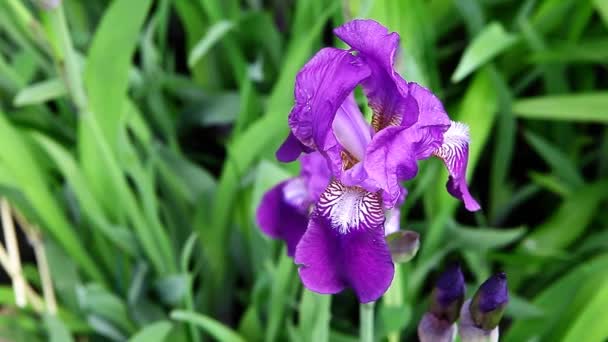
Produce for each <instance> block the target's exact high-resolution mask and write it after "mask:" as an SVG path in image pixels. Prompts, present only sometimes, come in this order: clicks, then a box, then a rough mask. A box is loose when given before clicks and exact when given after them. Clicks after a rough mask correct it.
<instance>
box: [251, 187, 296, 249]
mask: <svg viewBox="0 0 608 342" xmlns="http://www.w3.org/2000/svg"><path fill="white" fill-rule="evenodd" d="M301 181H302V180H301V179H299V178H292V179H289V180H286V181H284V182H281V183H279V184H277V185H276V186H275V187H273V188H272V189H270V190H269V191H268V192H266V193H265V194H264V196H263V197H262V201H261V202H260V206H259V207H258V209H257V213H256V219H257V223H258V225H259V226H260V228H261V229H262V231H263V232H264V233H265V234H266V235H268V236H270V237H272V238H275V239H281V240H283V241H285V243H286V244H287V255H289V256H293V255H294V252H295V249H296V245H297V244H298V242H299V241H300V238H301V237H302V235H303V234H304V231H305V230H306V226H307V225H308V215H307V208H306V206H307V203H306V201H305V199H304V198H303V197H305V196H306V194H302V193H298V191H301V190H300V189H298V187H300V186H301V185H300V184H299V183H298V182H301ZM290 187H291V188H290ZM286 194H287V195H286Z"/></svg>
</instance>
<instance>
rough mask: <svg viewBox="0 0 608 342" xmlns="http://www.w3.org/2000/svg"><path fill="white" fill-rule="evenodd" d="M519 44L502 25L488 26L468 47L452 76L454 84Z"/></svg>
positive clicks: (493, 24)
mask: <svg viewBox="0 0 608 342" xmlns="http://www.w3.org/2000/svg"><path fill="white" fill-rule="evenodd" d="M515 42H517V37H516V36H514V35H512V34H510V33H508V32H506V31H505V29H504V28H503V27H502V25H501V24H499V23H496V22H493V23H490V24H488V25H487V26H486V27H485V28H484V29H483V30H482V31H481V32H480V33H479V34H478V35H477V37H475V39H473V41H472V42H471V44H470V45H469V46H467V48H466V49H465V51H464V53H463V54H462V57H461V58H460V62H459V63H458V66H457V67H456V70H455V71H454V74H452V82H460V81H461V80H463V79H464V78H465V77H467V76H468V75H469V74H471V73H472V72H473V71H475V70H476V69H477V68H479V67H480V66H482V65H484V64H485V63H487V62H488V61H490V60H491V59H492V58H494V57H496V56H497V55H499V54H500V53H502V52H503V51H505V50H506V49H508V48H509V47H511V46H512V45H513V44H515Z"/></svg>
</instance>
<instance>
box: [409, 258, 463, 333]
mask: <svg viewBox="0 0 608 342" xmlns="http://www.w3.org/2000/svg"><path fill="white" fill-rule="evenodd" d="M464 291H465V288H464V277H463V276H462V272H461V271H460V267H459V266H458V265H454V266H452V267H450V268H448V269H447V270H446V271H445V272H443V273H442V274H441V276H439V279H438V280H437V284H436V285H435V288H434V289H433V293H432V294H431V308H430V310H429V312H427V313H426V314H424V316H422V319H421V320H420V323H419V324H418V338H419V339H420V341H421V342H452V341H453V340H454V336H455V335H456V324H455V323H454V322H456V320H457V319H458V312H459V311H460V305H461V304H462V301H463V300H464Z"/></svg>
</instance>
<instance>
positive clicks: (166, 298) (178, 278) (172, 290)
mask: <svg viewBox="0 0 608 342" xmlns="http://www.w3.org/2000/svg"><path fill="white" fill-rule="evenodd" d="M187 284H188V276H187V275H185V274H173V275H169V276H165V277H162V278H160V279H159V280H158V281H157V282H156V283H155V284H154V285H155V286H154V287H155V289H156V292H157V293H158V295H159V296H160V299H161V301H162V302H163V303H165V304H167V305H177V304H178V303H179V302H180V301H181V300H182V298H183V297H184V295H185V294H186V290H187V286H188V285H187Z"/></svg>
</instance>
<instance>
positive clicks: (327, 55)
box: [289, 48, 370, 151]
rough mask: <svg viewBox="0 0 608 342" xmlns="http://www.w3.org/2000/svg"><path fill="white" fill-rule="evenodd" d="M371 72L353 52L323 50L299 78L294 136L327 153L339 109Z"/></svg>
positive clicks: (291, 121) (291, 119) (292, 115)
mask: <svg viewBox="0 0 608 342" xmlns="http://www.w3.org/2000/svg"><path fill="white" fill-rule="evenodd" d="M369 73H370V71H369V68H368V67H367V66H366V65H364V64H362V63H360V60H359V59H358V58H357V57H355V56H353V55H352V54H350V52H348V51H344V50H340V49H336V48H324V49H321V50H320V51H319V52H318V53H317V54H316V55H315V56H314V57H313V58H312V59H311V60H310V61H309V62H308V63H306V65H304V67H303V68H302V69H301V70H300V72H299V73H298V75H297V76H296V86H295V91H294V95H295V100H296V102H295V105H294V107H293V109H292V110H291V113H290V114H289V126H290V127H291V131H292V132H293V135H294V136H295V137H296V138H298V140H300V142H301V143H302V144H304V145H305V146H307V147H309V148H312V149H317V150H320V151H324V150H325V149H326V140H327V136H328V135H329V134H330V133H331V127H332V123H333V121H334V117H335V115H336V113H337V111H338V109H339V108H340V106H341V105H342V103H343V102H344V100H345V99H346V97H347V96H348V95H349V94H350V93H351V92H352V91H353V89H354V88H355V87H356V86H357V84H358V83H359V82H360V81H361V80H363V79H364V78H366V77H368V76H369Z"/></svg>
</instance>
